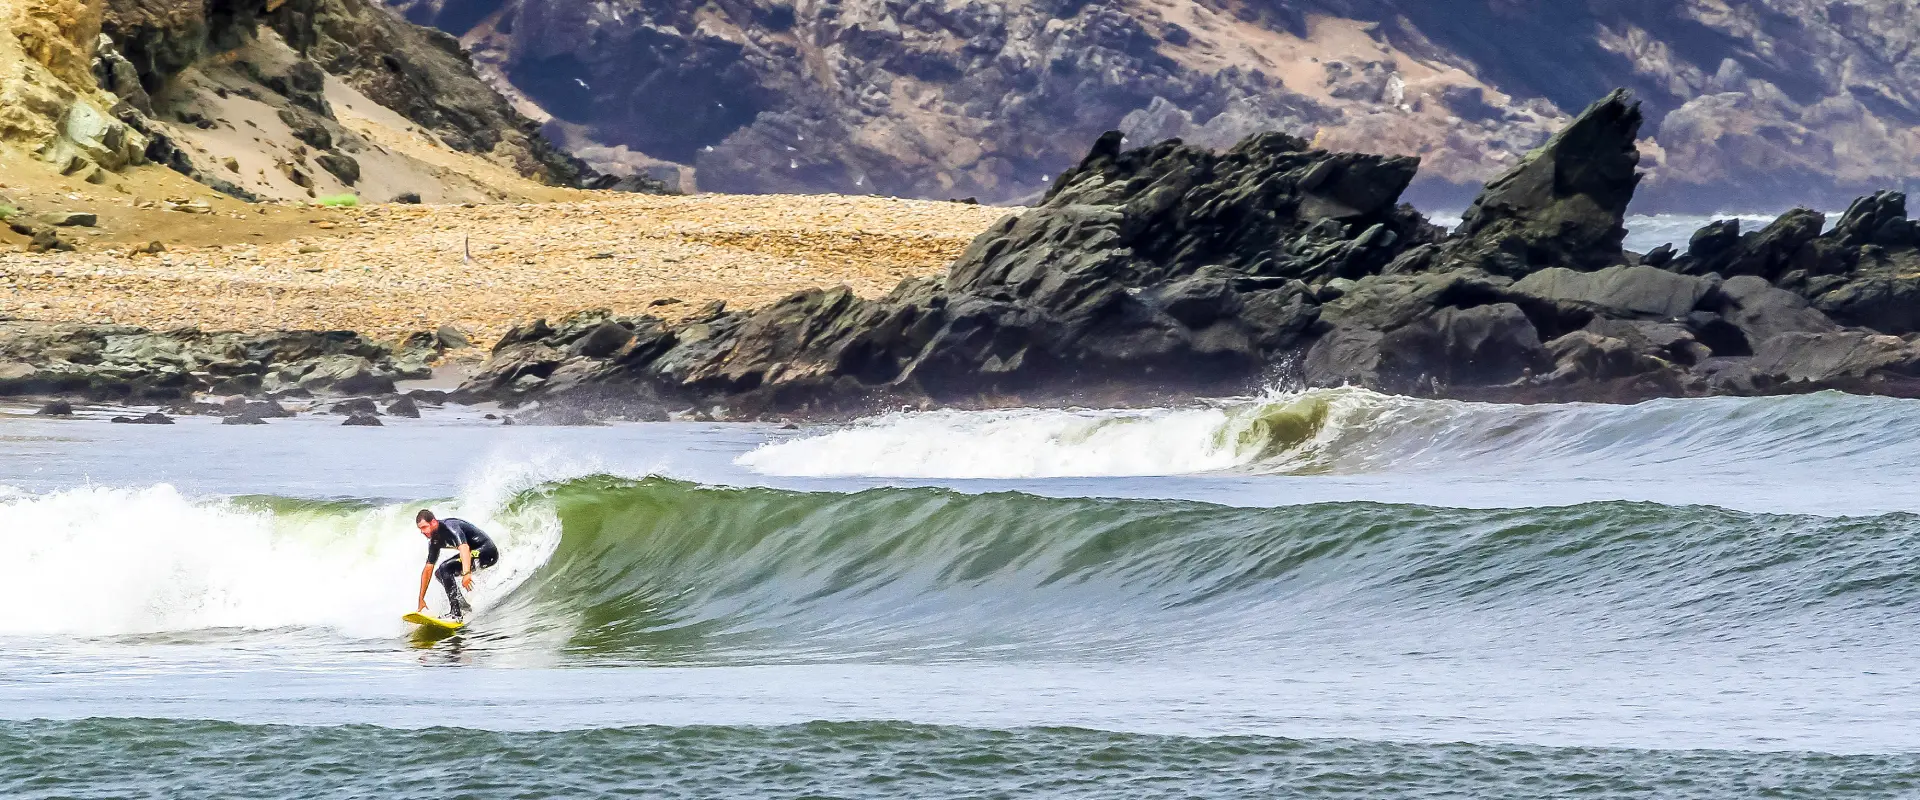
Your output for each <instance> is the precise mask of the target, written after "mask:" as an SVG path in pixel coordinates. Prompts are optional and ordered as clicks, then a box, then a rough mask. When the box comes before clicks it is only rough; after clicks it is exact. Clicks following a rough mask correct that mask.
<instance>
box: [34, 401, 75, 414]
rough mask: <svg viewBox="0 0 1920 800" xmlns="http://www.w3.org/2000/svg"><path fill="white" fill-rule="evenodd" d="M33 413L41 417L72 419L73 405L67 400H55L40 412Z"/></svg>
mask: <svg viewBox="0 0 1920 800" xmlns="http://www.w3.org/2000/svg"><path fill="white" fill-rule="evenodd" d="M33 413H34V415H35V416H41V417H71V416H73V404H72V403H69V402H67V401H65V400H54V401H52V402H49V403H47V404H46V405H43V406H41V407H40V410H39V411H35V412H33Z"/></svg>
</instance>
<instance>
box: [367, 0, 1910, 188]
mask: <svg viewBox="0 0 1920 800" xmlns="http://www.w3.org/2000/svg"><path fill="white" fill-rule="evenodd" d="M389 1H390V2H392V3H393V4H394V5H395V7H396V8H397V9H398V10H399V11H401V12H402V13H404V14H405V15H406V16H407V18H408V19H411V20H414V21H416V22H420V23H423V24H431V25H436V26H438V27H440V28H441V29H443V30H446V31H448V32H450V33H452V34H454V35H457V36H459V37H461V41H462V42H463V43H465V44H466V45H467V46H468V47H470V48H472V50H473V52H474V57H475V59H476V62H477V63H478V65H479V66H480V68H481V71H482V72H483V74H486V75H488V76H489V78H490V79H491V80H493V81H494V83H495V85H496V86H498V87H502V88H503V89H505V90H507V91H509V92H510V93H513V94H515V95H516V102H517V103H518V104H519V106H520V108H521V109H522V110H523V111H526V112H527V113H529V114H530V115H532V116H534V117H535V118H536V119H540V120H542V121H543V122H546V123H547V124H548V128H547V129H548V130H549V131H551V132H553V133H554V134H555V135H556V136H558V137H560V138H562V139H563V140H565V142H566V143H567V144H568V145H569V146H570V147H572V148H573V149H574V150H575V151H576V152H579V153H581V154H582V155H583V156H586V157H587V158H588V159H589V160H590V161H591V162H593V163H596V164H598V165H601V166H604V167H607V168H610V169H626V170H631V169H636V168H647V167H650V166H654V167H657V166H660V165H682V166H684V167H687V168H690V169H691V171H692V172H693V173H694V176H695V178H696V179H697V183H698V185H699V186H700V188H703V189H707V190H714V191H742V192H771V191H827V192H843V193H888V194H898V195H903V196H920V197H933V198H945V197H964V196H978V197H980V198H982V199H985V200H996V201H998V200H1010V199H1015V198H1023V197H1029V196H1033V195H1036V194H1037V193H1038V192H1039V191H1041V190H1043V189H1045V188H1046V187H1047V186H1048V185H1049V184H1050V183H1051V181H1052V179H1053V177H1054V176H1056V175H1058V174H1059V173H1060V172H1062V171H1064V170H1065V169H1067V168H1069V167H1071V166H1072V165H1073V164H1074V163H1075V161H1076V160H1077V159H1078V157H1079V155H1080V154H1081V153H1082V152H1084V150H1085V148H1086V147H1087V145H1088V144H1089V143H1090V142H1092V141H1093V139H1094V138H1095V137H1097V136H1098V135H1099V134H1100V133H1101V132H1102V131H1105V130H1107V129H1110V128H1118V129H1121V130H1123V131H1126V132H1127V133H1128V134H1129V138H1130V141H1131V143H1132V144H1135V145H1139V144H1148V143H1152V142H1155V141H1159V140H1161V139H1163V138H1167V137H1170V136H1179V137H1182V138H1184V139H1186V140H1187V141H1189V142H1192V143H1196V144H1201V145H1204V146H1208V147H1211V148H1214V149H1217V150H1218V149H1225V148H1227V147H1230V146H1232V144H1233V143H1235V142H1237V141H1239V140H1241V139H1242V138H1244V137H1245V136H1247V135H1249V134H1252V133H1255V132H1258V131H1264V130H1276V131H1281V132H1285V133H1288V134H1291V135H1295V136H1300V137H1302V138H1305V139H1307V140H1309V141H1311V142H1314V143H1316V144H1318V145H1321V146H1324V147H1328V148H1332V149H1347V150H1365V151H1368V152H1381V153H1386V154H1393V155H1417V156H1420V157H1421V158H1422V160H1423V164H1422V172H1421V175H1422V178H1421V182H1420V183H1419V184H1417V185H1415V186H1414V187H1413V189H1412V191H1413V195H1412V196H1414V197H1416V198H1422V199H1425V200H1428V201H1430V202H1439V203H1464V201H1465V200H1466V199H1467V198H1469V197H1471V191H1472V190H1471V188H1462V187H1474V186H1477V185H1478V184H1479V183H1481V182H1483V181H1485V180H1486V179H1488V178H1491V177H1492V176H1494V175H1495V174H1498V173H1500V172H1501V171H1503V170H1505V169H1507V168H1508V167H1511V166H1512V165H1513V164H1515V163H1516V162H1517V161H1518V160H1519V158H1520V157H1521V156H1522V155H1524V154H1525V153H1526V152H1527V151H1528V150H1529V149H1531V148H1532V147H1534V146H1537V145H1538V144H1540V143H1541V142H1542V141H1544V140H1545V139H1546V137H1547V136H1548V135H1549V134H1550V133H1551V132H1552V131H1553V130H1555V129H1557V128H1558V127H1559V126H1560V125H1562V124H1564V123H1565V122H1566V121H1567V119H1568V117H1569V115H1570V114H1571V113H1572V112H1575V111H1578V110H1579V109H1580V108H1582V107H1583V106H1584V105H1585V103H1586V102H1587V101H1588V100H1590V99H1591V98H1593V97H1595V96H1597V95H1599V94H1602V93H1604V92H1605V91H1607V90H1609V89H1611V88H1613V87H1616V86H1626V87H1629V88H1631V89H1633V90H1634V91H1635V92H1636V94H1637V95H1638V96H1639V97H1640V98H1642V101H1643V104H1644V109H1645V113H1646V116H1647V125H1646V130H1645V131H1644V134H1645V135H1646V137H1647V141H1646V142H1644V143H1643V146H1642V150H1643V152H1644V153H1645V154H1646V160H1645V164H1644V167H1645V168H1646V170H1647V171H1648V173H1649V175H1648V178H1647V181H1646V183H1645V186H1644V187H1642V191H1641V193H1640V202H1641V208H1642V209H1646V210H1652V209H1656V208H1680V207H1692V208H1697V209H1702V210H1716V209H1727V208H1735V207H1739V208H1774V207H1778V206H1780V205H1782V204H1785V203H1796V202H1797V203H1803V204H1810V205H1813V206H1816V207H1838V206H1839V205H1840V204H1843V203H1844V201H1845V199H1846V198H1848V197H1851V196H1853V195H1855V194H1859V193H1863V192H1864V191H1866V190H1867V189H1868V188H1869V187H1873V186H1886V185H1895V184H1899V183H1901V182H1902V181H1905V180H1907V179H1910V178H1913V177H1916V176H1920V135H1916V134H1915V133H1914V131H1913V126H1914V125H1915V124H1916V123H1917V122H1920V73H1916V72H1915V71H1913V70H1912V69H1910V68H1909V67H1908V66H1906V64H1907V62H1908V59H1907V57H1908V54H1909V51H1910V49H1911V48H1912V47H1913V44H1914V39H1915V37H1916V36H1920V28H1916V27H1915V26H1914V25H1913V24H1912V20H1913V19H1915V18H1916V12H1917V11H1920V4H1916V3H1915V2H1913V0H1839V1H1838V2H1828V1H1827V0H1819V1H1818V2H1816V1H1815V0H1689V1H1688V2H1680V3H1646V2H1617V1H1615V0H1573V2H1550V1H1549V0H1460V2H1444V3H1443V2H1414V1H1412V0H911V1H909V0H699V2H695V0H647V2H638V1H637V0H594V2H586V0H389Z"/></svg>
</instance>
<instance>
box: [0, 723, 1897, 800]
mask: <svg viewBox="0 0 1920 800" xmlns="http://www.w3.org/2000/svg"><path fill="white" fill-rule="evenodd" d="M589 776H590V777H589ZM1916 776H1920V756H1914V755H1910V754H1896V755H1851V756H1838V755H1824V754H1818V753H1793V752H1786V753H1740V752H1725V751H1713V750H1695V751H1670V750H1634V749H1625V748H1582V747H1537V746H1524V745H1483V744H1399V743H1392V742H1370V741H1354V740H1343V739H1325V740H1301V739H1283V738H1272V737H1260V736H1229V737H1219V738H1187V737H1177V736H1155V735H1143V734H1130V733H1107V732H1102V731H1091V730H1082V729H1076V728H1026V729H1017V730H1007V731H997V730H981V729H973V728H954V727H944V726H934V725H914V724H907V723H899V722H816V723H811V724H807V725H794V726H784V727H774V728H758V727H722V726H689V727H673V728H669V727H636V728H615V729H601V730H591V731H553V732H534V731H529V732H491V731H472V730H458V729H446V728H433V729H428V730H423V731H412V730H396V729H391V728H375V727H367V726H339V727H292V726H281V725H238V724H232V723H224V722H197V721H166V720H145V719H116V720H107V719H95V720H78V721H72V722H49V721H36V722H0V795H5V796H8V797H18V798H56V797H150V796H156V795H154V794H152V792H153V791H154V788H153V787H155V786H173V787H191V789H190V790H189V792H188V793H189V794H190V795H191V796H192V797H196V798H206V799H207V800H226V798H252V797H258V796H260V792H261V787H265V786H271V787H273V790H272V791H273V792H275V793H276V794H277V795H278V796H287V797H494V796H509V795H507V794H505V792H506V789H505V788H504V787H511V794H510V796H514V797H615V796H618V797H658V798H763V797H844V798H897V797H1035V796H1041V797H1065V798H1089V799H1094V800H1097V799H1101V798H1114V799H1116V800H1118V799H1120V798H1137V797H1142V796H1160V795H1172V796H1181V797H1221V798H1229V797H1249V796H1272V797H1325V798H1355V799H1356V800H1358V799H1359V798H1379V797H1474V798H1487V799H1488V800H1533V798H1540V797H1689V798H1703V799H1704V800H1718V799H1720V798H1749V797H1773V798H1785V799H1787V800H1832V799H1834V798H1885V797H1897V796H1910V795H1912V793H1913V792H1915V791H1916V790H1917V789H1920V778H1916ZM615 787H617V788H615Z"/></svg>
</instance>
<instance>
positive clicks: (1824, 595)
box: [0, 389, 1920, 798]
mask: <svg viewBox="0 0 1920 800" xmlns="http://www.w3.org/2000/svg"><path fill="white" fill-rule="evenodd" d="M108 413H109V411H107V410H101V411H97V412H91V413H90V414H87V415H83V418H82V419H79V420H75V421H54V420H47V419H44V418H35V417H32V416H31V415H29V414H28V413H27V410H26V409H12V410H10V411H4V412H0V487H4V488H0V676H4V679H0V794H4V795H6V796H10V797H16V796H17V797H56V796H72V795H75V794H80V793H81V792H80V787H87V788H88V789H89V790H91V791H94V792H95V794H97V795H99V796H115V797H147V796H151V797H165V796H195V797H246V796H255V792H253V791H250V790H253V789H257V787H258V786H259V785H262V784H261V782H262V781H270V780H279V781H282V783H276V784H274V785H276V786H284V787H285V789H284V790H285V791H286V792H288V793H290V794H300V795H302V796H330V795H361V796H383V797H384V796H397V797H425V796H441V795H442V794H444V793H445V791H446V790H447V787H446V785H445V784H444V782H443V781H438V780H436V779H433V778H432V777H431V776H433V775H438V774H441V773H442V772H444V770H441V769H438V768H437V765H442V764H443V763H444V762H452V763H457V764H460V765H463V766H461V767H460V769H461V770H462V772H461V773H460V774H462V775H464V776H467V777H465V778H463V779H462V780H464V781H466V782H465V783H459V784H457V785H456V788H458V787H464V790H465V791H467V792H469V793H471V794H473V795H475V796H490V794H491V793H493V792H494V789H490V788H489V787H501V786H511V787H515V791H518V792H522V793H532V794H545V795H567V796H625V795H630V794H635V793H639V794H648V795H652V796H667V797H673V796H687V797H714V796H721V797H758V796H769V795H772V796H797V795H819V796H836V797H881V796H900V795H902V794H912V795H938V796H948V795H994V794H1006V795H1015V794H1017V795H1022V796H1026V795H1039V796H1066V797H1127V796H1136V795H1137V793H1138V792H1139V790H1140V789H1139V787H1140V785H1141V784H1140V781H1159V783H1158V784H1156V785H1158V786H1160V787H1161V788H1162V789H1164V790H1165V791H1166V792H1167V793H1172V794H1179V795H1183V796H1196V797H1238V796H1245V795H1246V794H1249V793H1281V794H1286V793H1314V794H1321V795H1327V796H1336V797H1349V796H1350V797H1380V796H1388V797H1398V796H1408V797H1413V796H1475V797H1516V798H1517V797H1536V796H1541V795H1543V794H1557V793H1581V794H1587V795H1591V796H1599V797H1642V796H1649V795H1656V796H1657V795H1687V796H1703V797H1744V796H1753V795H1755V794H1763V793H1764V794H1771V795H1774V796H1783V797H1846V796H1858V797H1884V796H1894V795H1899V794H1902V793H1905V792H1908V791H1911V790H1913V789H1914V787H1915V783H1916V781H1917V780H1920V778H1917V777H1916V776H1920V757H1916V756H1915V755H1914V754H1915V753H1920V725H1915V724H1914V723H1915V722H1916V721H1920V719H1917V718H1920V704H1916V703H1915V702H1914V701H1913V700H1912V699H1911V698H1913V697H1915V696H1920V694H1917V693H1916V689H1920V686H1917V685H1916V681H1915V679H1914V678H1913V677H1912V676H1914V675H1920V646H1917V645H1916V644H1915V643H1916V641H1920V623H1916V622H1915V621H1914V620H1915V619H1916V614H1915V612H1916V611H1920V551H1916V550H1915V549H1914V548H1913V547H1912V546H1911V543H1912V541H1914V539H1915V537H1916V535H1920V498H1916V497H1915V493H1914V492H1913V491H1912V488H1911V487H1913V486H1915V485H1916V479H1920V402H1916V401H1909V400H1897V399H1887V398H1867V397H1856V396H1848V395H1841V394H1834V393H1821V394H1813V395H1804V396H1793V397H1773V398H1716V399H1707V400H1672V401H1654V402H1649V403H1643V404H1639V405H1633V406H1613V405H1597V404H1564V405H1534V406H1518V405H1500V404H1485V403H1464V402H1451V401H1437V400H1425V399H1416V398H1406V397H1396V396H1390V395H1381V394H1376V393H1371V392H1365V391H1360V390H1353V389H1339V390H1315V391H1283V390H1278V389H1276V390H1273V391H1269V392H1266V393H1263V394H1260V395H1256V396H1249V397H1243V398H1225V399H1219V400H1212V401H1206V402H1196V403H1192V404H1187V405H1182V406H1178V407H1166V408H1142V409H1072V408H1067V409H1004V410H992V411H969V412H959V411H932V412H902V413H896V414H885V415H879V416H875V417H871V418H867V419H862V420H856V421H852V422H847V423H835V424H822V425H807V426H801V427H800V428H799V429H798V430H785V429H781V428H779V427H776V426H773V425H761V424H702V423H657V424H656V423H639V424H616V425H608V426H600V427H592V428H538V427H520V426H514V427H501V426H498V425H495V424H489V423H488V422H487V421H485V420H483V419H480V418H478V417H476V416H475V415H472V414H465V413H448V414H441V415H438V416H436V415H433V414H429V416H428V417H427V418H426V419H423V420H421V421H419V422H417V423H415V422H412V421H407V422H405V423H401V424H395V425H391V426H389V427H387V428H381V429H356V428H342V427H340V426H338V425H337V424H328V423H329V422H330V421H329V420H327V419H325V418H306V419H294V420H284V421H276V422H274V423H273V424H271V425H268V426H260V427H251V428H249V427H236V426H219V425H215V424H212V421H211V420H201V419H193V418H186V419H182V420H181V422H180V424H178V425H175V426H168V427H159V426H155V427H146V426H126V425H111V424H107V423H106V422H105V421H104V418H103V417H104V416H106V415H107V414H108ZM421 507H430V508H433V509H435V510H436V511H438V512H441V513H442V514H443V515H450V516H459V517H462V518H464V519H468V520H470V521H473V522H475V523H476V524H478V525H480V526H481V527H482V528H483V529H485V530H487V531H489V532H490V533H491V534H493V535H494V536H495V538H496V539H497V540H498V541H499V542H500V543H501V545H502V548H503V550H504V552H505V556H504V558H503V560H502V562H501V564H500V566H499V567H497V568H496V569H493V570H489V571H487V572H485V573H483V574H482V575H481V577H480V585H479V587H478V591H477V592H476V593H475V598H476V600H477V601H478V604H479V609H478V613H477V615H476V621H475V623H474V625H473V627H472V629H471V630H470V631H469V632H467V633H465V634H462V635H460V636H457V637H454V638H451V639H444V640H433V639H425V640H423V639H420V638H416V637H414V636H412V634H411V631H410V630H409V627H408V626H406V625H404V624H402V623H400V622H399V620H398V615H399V614H400V613H402V612H404V611H407V610H411V602H412V597H413V593H414V591H415V589H416V588H417V584H416V581H417V579H418V574H419V566H420V563H421V561H420V559H421V556H422V554H423V552H424V550H425V542H424V540H423V539H421V538H420V536H419V534H418V533H417V532H415V531H414V530H413V528H412V525H411V520H412V514H413V512H414V511H415V510H417V509H418V508H421ZM430 598H431V601H432V603H433V604H434V605H435V607H436V608H437V607H439V606H440V604H441V600H440V598H439V590H438V589H437V588H436V589H434V590H433V591H432V592H431V593H430ZM291 753H300V754H303V755H302V757H303V758H308V759H311V758H321V759H324V760H325V763H328V764H331V765H333V766H332V767H330V768H329V769H328V770H323V771H305V772H302V771H298V770H295V771H294V772H292V773H289V772H288V770H289V769H290V768H291V767H292V765H293V764H294V763H296V761H297V759H295V758H294V757H293V756H291V755H289V754H291ZM300 763H305V762H300ZM583 771H588V772H592V773H594V774H599V775H602V776H603V779H602V781H601V782H598V783H593V784H582V783H580V782H579V780H578V777H579V776H580V775H582V774H586V772H583ZM134 775H137V776H143V778H142V779H134V778H132V777H128V776H134ZM101 787H104V788H101Z"/></svg>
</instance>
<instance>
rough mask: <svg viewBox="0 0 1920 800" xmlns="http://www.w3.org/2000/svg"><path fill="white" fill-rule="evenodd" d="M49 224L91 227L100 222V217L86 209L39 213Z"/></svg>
mask: <svg viewBox="0 0 1920 800" xmlns="http://www.w3.org/2000/svg"><path fill="white" fill-rule="evenodd" d="M39 216H40V218H41V219H43V220H45V221H46V223H47V224H48V225H53V226H56V227H61V228H91V227H93V226H94V225H96V224H98V223H99V222H100V217H99V216H98V215H96V214H92V213H89V212H85V211H56V212H52V213H47V214H41V215H39Z"/></svg>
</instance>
